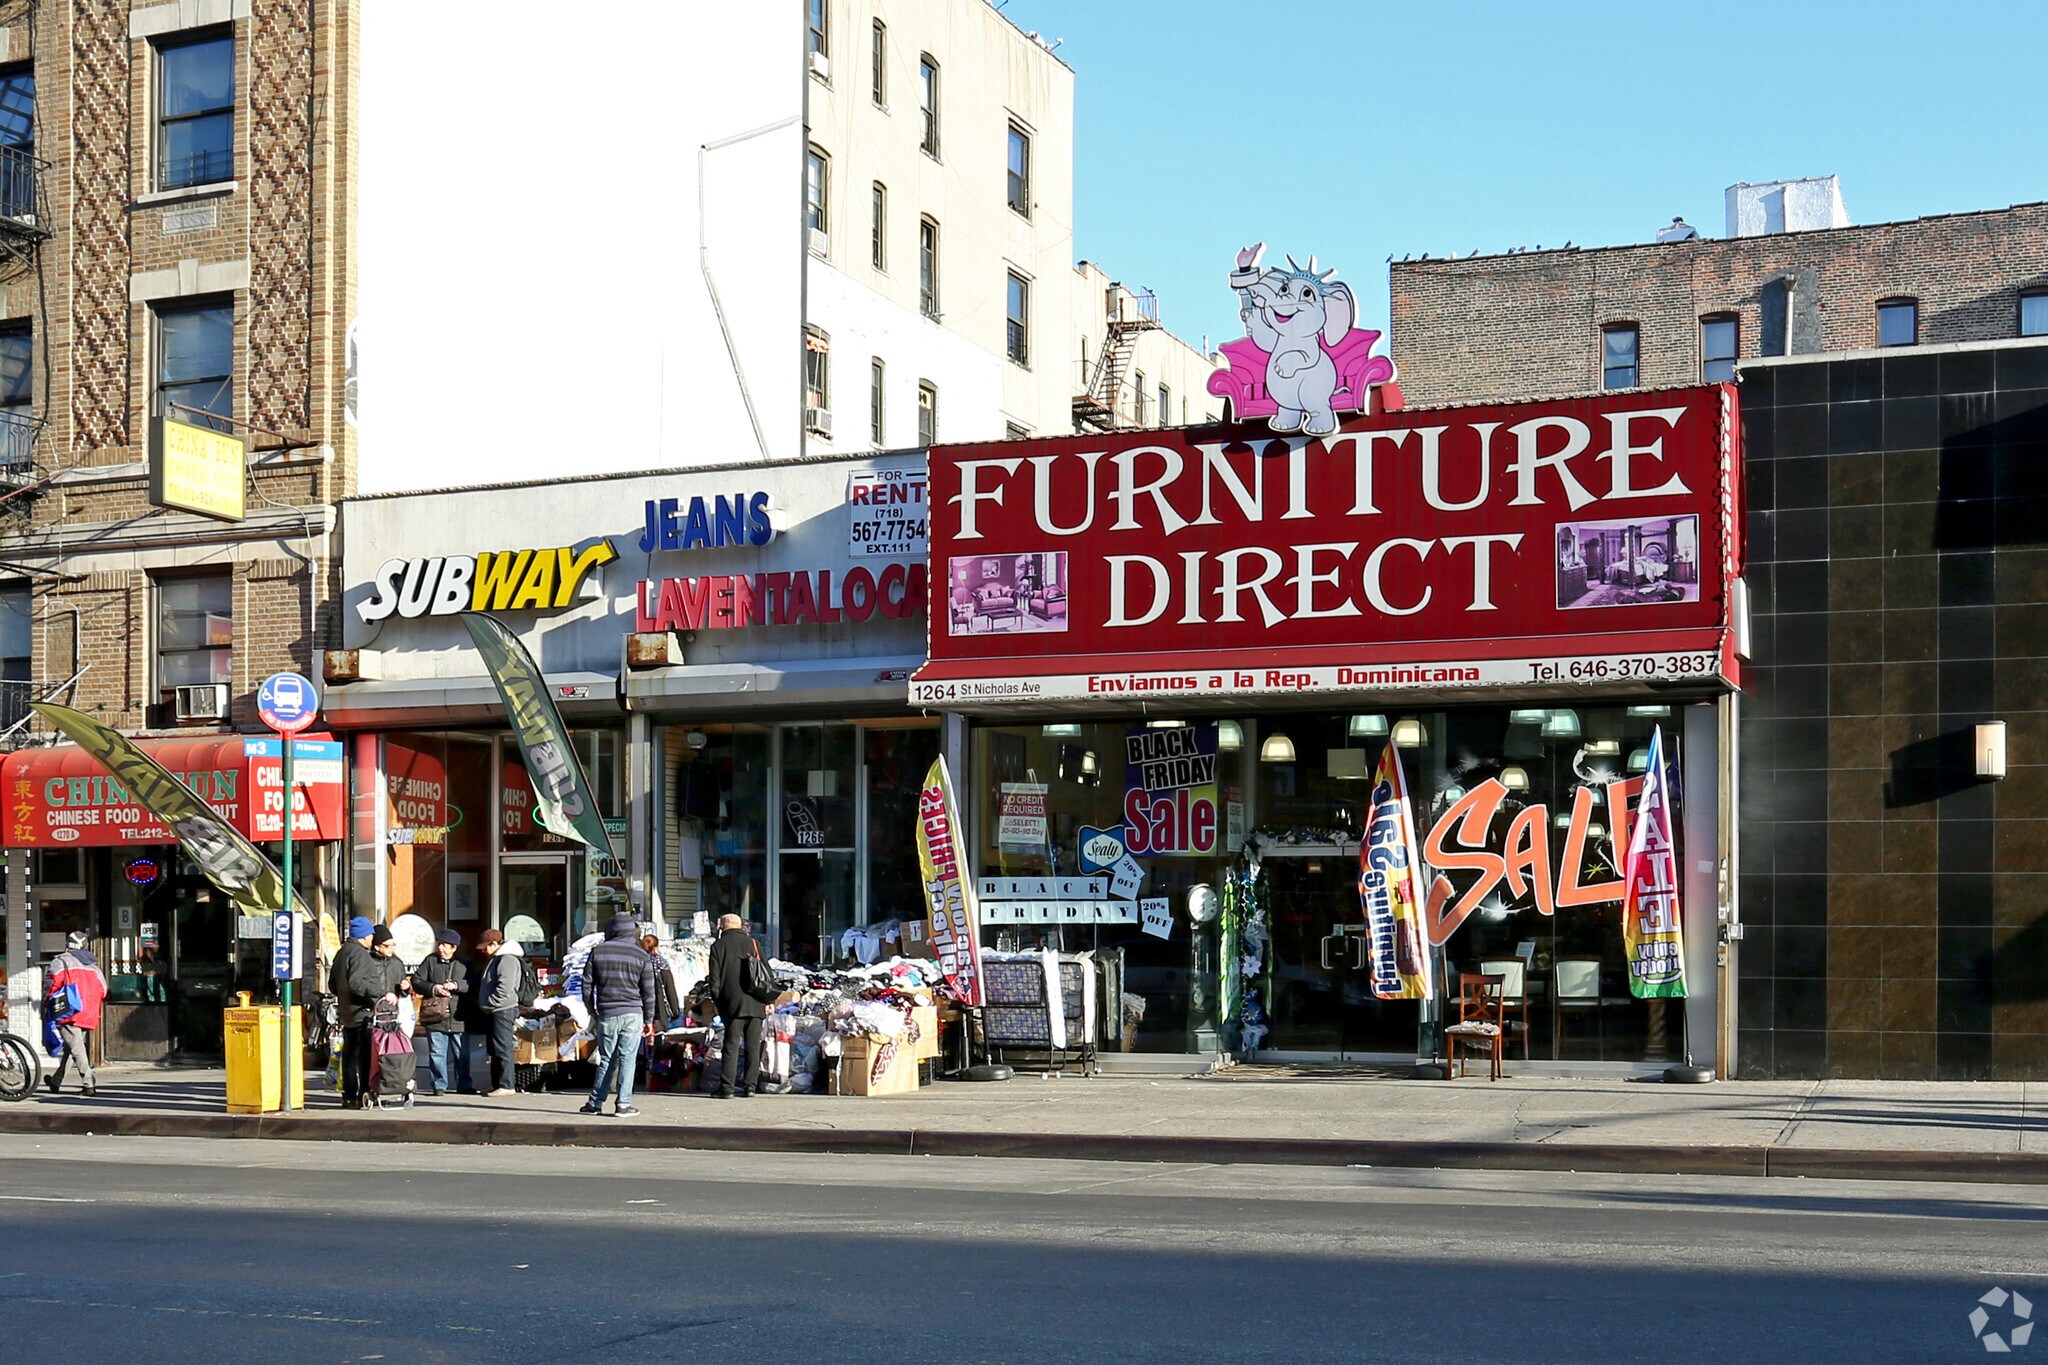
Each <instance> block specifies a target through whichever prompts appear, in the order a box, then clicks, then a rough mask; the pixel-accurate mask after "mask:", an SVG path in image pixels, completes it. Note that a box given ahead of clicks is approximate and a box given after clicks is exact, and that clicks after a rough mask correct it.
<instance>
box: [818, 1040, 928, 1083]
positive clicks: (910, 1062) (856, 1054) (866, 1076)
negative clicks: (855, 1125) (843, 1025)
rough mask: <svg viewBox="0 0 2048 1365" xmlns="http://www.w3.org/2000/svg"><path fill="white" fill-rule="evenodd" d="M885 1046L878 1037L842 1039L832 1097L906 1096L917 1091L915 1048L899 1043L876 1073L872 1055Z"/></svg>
mask: <svg viewBox="0 0 2048 1365" xmlns="http://www.w3.org/2000/svg"><path fill="white" fill-rule="evenodd" d="M886 1045H887V1040H885V1039H881V1038H869V1037H865V1036H862V1037H855V1038H847V1039H844V1040H843V1046H842V1048H841V1051H840V1054H839V1062H838V1064H837V1065H836V1066H834V1067H833V1068H832V1082H831V1085H830V1090H831V1093H832V1094H835V1095H907V1094H909V1093H911V1092H913V1091H915V1090H916V1089H917V1056H916V1049H915V1048H914V1047H913V1046H911V1045H910V1044H908V1043H902V1042H899V1043H898V1044H897V1046H896V1051H895V1054H894V1055H893V1056H892V1057H891V1058H890V1059H889V1064H888V1065H887V1066H886V1067H884V1068H883V1069H882V1073H881V1074H880V1075H879V1076H877V1075H876V1074H875V1056H876V1054H877V1053H879V1052H880V1051H881V1050H882V1049H883V1048H884V1047H885V1046H886Z"/></svg>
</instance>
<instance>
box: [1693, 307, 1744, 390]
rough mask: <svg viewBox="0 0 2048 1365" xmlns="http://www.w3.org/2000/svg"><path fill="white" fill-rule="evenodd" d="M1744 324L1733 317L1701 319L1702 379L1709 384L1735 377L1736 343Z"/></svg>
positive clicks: (1728, 381)
mask: <svg viewBox="0 0 2048 1365" xmlns="http://www.w3.org/2000/svg"><path fill="white" fill-rule="evenodd" d="M1741 327H1742V324H1741V323H1739V322H1737V321H1736V320H1735V319H1734V318H1732V317H1718V318H1701V319H1700V379H1701V380H1702V381H1704V382H1706V383H1708V384H1722V383H1731V382H1733V381H1734V379H1735V350H1736V343H1737V342H1738V341H1739V340H1740V338H1741V335H1742V333H1741Z"/></svg>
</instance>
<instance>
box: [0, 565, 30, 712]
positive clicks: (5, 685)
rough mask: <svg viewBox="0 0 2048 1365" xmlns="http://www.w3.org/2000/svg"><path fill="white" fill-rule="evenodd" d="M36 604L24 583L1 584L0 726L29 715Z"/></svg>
mask: <svg viewBox="0 0 2048 1365" xmlns="http://www.w3.org/2000/svg"><path fill="white" fill-rule="evenodd" d="M35 633H36V632H35V602H34V599H33V598H32V597H31V596H30V595H29V587H28V584H26V583H20V582H16V583H0V724H5V725H13V724H15V723H16V722H18V721H19V720H20V719H21V718H22V717H23V716H25V715H27V714H28V701H29V681H30V679H32V678H33V677H34V676H35V674H34V673H33V672H32V671H31V669H32V668H33V666H34V663H35V658H34V654H35Z"/></svg>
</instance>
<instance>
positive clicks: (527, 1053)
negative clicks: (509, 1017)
mask: <svg viewBox="0 0 2048 1365" xmlns="http://www.w3.org/2000/svg"><path fill="white" fill-rule="evenodd" d="M529 1025H530V1026H529ZM572 1027H573V1026H572ZM512 1037H513V1046H512V1060H513V1061H514V1062H515V1063H517V1064H519V1065H520V1066H533V1065H535V1064H537V1063H540V1062H552V1061H554V1060H555V1059H556V1057H557V1055H558V1054H557V1052H556V1050H555V1049H556V1040H555V1021H554V1020H553V1019H537V1020H532V1021H528V1020H525V1019H522V1020H520V1021H519V1027H518V1028H517V1030H516V1031H515V1032H514V1033H513V1035H512Z"/></svg>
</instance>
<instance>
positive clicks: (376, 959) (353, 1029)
mask: <svg viewBox="0 0 2048 1365" xmlns="http://www.w3.org/2000/svg"><path fill="white" fill-rule="evenodd" d="M350 927H351V928H353V927H355V926H354V924H353V923H351V925H350ZM334 960H335V961H336V962H339V961H341V955H340V954H339V953H337V954H335V959H334ZM346 971H347V975H346V977H345V979H344V980H343V982H342V986H343V987H344V989H345V990H346V992H347V994H346V995H344V996H343V1006H344V1008H343V1014H342V1020H343V1022H344V1024H345V1025H346V1028H345V1029H344V1031H343V1040H344V1042H345V1043H347V1044H348V1046H349V1048H350V1053H349V1055H350V1056H352V1057H353V1056H360V1057H361V1058H362V1076H361V1083H360V1085H358V1087H357V1089H356V1092H355V1094H356V1103H355V1104H353V1105H349V1104H348V1103H347V1098H348V1092H347V1088H346V1087H344V1088H343V1104H344V1107H347V1108H354V1109H362V1108H368V1107H373V1106H374V1105H375V1103H376V1100H377V1094H376V1092H375V1091H373V1090H372V1089H371V1088H370V1041H371V1040H370V1020H371V1016H372V1015H373V1014H374V1013H375V1011H376V1008H377V1003H378V1002H379V1001H381V1000H384V999H386V998H387V997H388V998H390V999H396V998H397V997H398V990H399V987H400V986H402V985H403V984H404V983H405V979H406V974H405V964H404V963H403V962H401V961H399V960H398V943H397V941H396V940H395V939H393V938H392V937H391V926H390V925H388V924H380V925H378V926H377V927H376V928H375V929H372V930H371V931H370V940H369V948H368V950H367V951H365V952H363V953H362V954H360V955H358V956H355V957H352V958H351V959H350V961H349V963H348V966H347V969H346Z"/></svg>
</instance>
